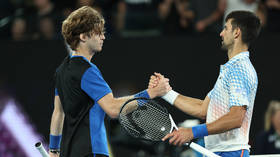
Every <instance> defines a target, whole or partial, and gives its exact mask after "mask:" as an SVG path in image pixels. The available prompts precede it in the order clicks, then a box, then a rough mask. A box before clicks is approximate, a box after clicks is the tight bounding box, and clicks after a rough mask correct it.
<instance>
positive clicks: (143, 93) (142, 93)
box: [134, 90, 150, 99]
mask: <svg viewBox="0 0 280 157" xmlns="http://www.w3.org/2000/svg"><path fill="white" fill-rule="evenodd" d="M134 97H135V98H138V97H144V98H147V99H150V96H149V94H148V92H147V90H144V91H142V92H139V93H136V94H135V95H134Z"/></svg>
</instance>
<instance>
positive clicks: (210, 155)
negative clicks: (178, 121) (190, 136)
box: [185, 142, 220, 157]
mask: <svg viewBox="0 0 280 157" xmlns="http://www.w3.org/2000/svg"><path fill="white" fill-rule="evenodd" d="M185 145H187V146H189V147H190V148H192V149H193V150H195V151H197V152H199V153H201V154H203V155H205V156H208V157H220V156H219V155H217V154H215V153H213V152H211V151H210V150H208V149H206V148H204V147H202V146H200V145H198V144H196V143H194V142H191V143H190V144H188V143H185Z"/></svg>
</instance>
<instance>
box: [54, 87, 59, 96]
mask: <svg viewBox="0 0 280 157" xmlns="http://www.w3.org/2000/svg"><path fill="white" fill-rule="evenodd" d="M54 96H58V91H57V88H55V89H54Z"/></svg>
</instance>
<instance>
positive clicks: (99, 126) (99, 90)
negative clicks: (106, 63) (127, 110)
mask: <svg viewBox="0 0 280 157" xmlns="http://www.w3.org/2000/svg"><path fill="white" fill-rule="evenodd" d="M81 88H82V90H84V91H85V92H86V93H87V94H88V95H89V96H90V97H91V98H92V99H93V100H94V105H93V107H92V108H91V109H90V111H89V122H90V136H91V143H92V152H93V153H94V154H104V155H107V156H109V151H108V144H107V136H106V130H105V125H104V117H105V112H104V111H103V109H102V108H101V107H100V105H99V104H98V103H97V102H98V100H99V99H101V98H102V97H104V96H105V95H107V94H109V93H111V92H112V90H111V89H110V87H109V85H108V84H107V83H106V82H105V80H104V79H103V77H102V75H101V73H100V71H99V69H98V68H97V67H96V66H95V65H94V64H92V63H91V67H90V68H89V69H88V70H87V71H86V72H85V73H84V74H83V77H82V80H81Z"/></svg>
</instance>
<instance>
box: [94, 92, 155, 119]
mask: <svg viewBox="0 0 280 157" xmlns="http://www.w3.org/2000/svg"><path fill="white" fill-rule="evenodd" d="M134 97H145V98H150V95H149V93H148V92H147V91H146V90H144V91H142V92H139V93H137V94H134V95H131V96H125V97H119V98H114V96H113V94H112V93H109V94H107V95H105V96H104V97H103V98H101V99H100V100H99V101H98V103H99V104H100V105H101V107H102V108H103V110H104V111H105V112H106V113H107V114H108V115H109V116H110V117H111V118H118V116H119V113H120V110H121V107H122V106H123V104H124V103H125V102H126V101H128V100H129V99H132V98H134Z"/></svg>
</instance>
